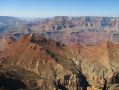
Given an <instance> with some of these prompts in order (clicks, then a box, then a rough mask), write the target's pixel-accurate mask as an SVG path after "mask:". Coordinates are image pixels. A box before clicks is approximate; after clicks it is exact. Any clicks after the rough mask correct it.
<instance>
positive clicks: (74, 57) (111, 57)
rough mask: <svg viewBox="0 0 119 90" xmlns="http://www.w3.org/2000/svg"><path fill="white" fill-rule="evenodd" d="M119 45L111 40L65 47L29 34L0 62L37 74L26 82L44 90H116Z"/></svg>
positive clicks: (16, 43) (8, 49) (14, 44)
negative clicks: (36, 76) (33, 78)
mask: <svg viewBox="0 0 119 90" xmlns="http://www.w3.org/2000/svg"><path fill="white" fill-rule="evenodd" d="M118 47H119V45H118V44H115V43H112V42H110V41H109V42H103V43H100V44H96V45H87V46H82V45H79V44H73V45H69V46H66V45H64V44H63V43H61V42H55V41H54V40H50V39H49V40H48V39H46V38H45V37H43V36H39V35H38V34H28V35H25V36H24V37H22V38H21V39H20V40H18V41H16V42H14V43H13V45H12V46H9V48H6V49H5V50H3V51H2V52H1V53H0V55H4V56H3V57H1V58H0V64H2V65H3V66H9V67H13V68H15V67H17V68H18V69H25V70H28V71H30V72H32V73H35V74H37V75H38V76H39V77H40V78H37V80H36V79H35V80H26V81H24V84H25V85H26V86H29V87H30V86H37V87H38V88H39V89H41V90H53V89H54V90H55V89H61V90H114V89H115V88H116V89H117V88H118V84H119V71H118V70H119V69H118V68H119V66H118V57H119V54H118V53H119V49H118ZM23 76H24V75H23Z"/></svg>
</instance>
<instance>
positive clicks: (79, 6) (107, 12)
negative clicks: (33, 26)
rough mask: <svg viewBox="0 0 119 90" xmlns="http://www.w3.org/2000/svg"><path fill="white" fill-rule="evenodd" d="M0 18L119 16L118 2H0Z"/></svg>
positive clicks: (94, 0)
mask: <svg viewBox="0 0 119 90" xmlns="http://www.w3.org/2000/svg"><path fill="white" fill-rule="evenodd" d="M0 16H17V17H52V16H109V17H111V16H116V17H117V16H119V0H0Z"/></svg>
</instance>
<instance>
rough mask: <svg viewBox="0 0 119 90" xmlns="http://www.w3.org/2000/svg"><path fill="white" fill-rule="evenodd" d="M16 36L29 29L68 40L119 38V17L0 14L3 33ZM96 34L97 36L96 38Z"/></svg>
mask: <svg viewBox="0 0 119 90" xmlns="http://www.w3.org/2000/svg"><path fill="white" fill-rule="evenodd" d="M3 33H8V34H11V35H13V36H15V37H17V38H19V37H21V36H22V35H24V34H27V33H39V34H41V35H44V36H46V37H47V38H49V39H54V40H56V41H61V42H64V43H66V44H68V43H79V42H80V43H82V44H91V43H94V44H95V43H98V42H100V41H103V40H112V41H114V42H119V39H118V38H119V18H118V17H88V16H87V17H68V16H56V17H51V18H38V19H37V18H35V19H29V20H28V18H16V17H9V16H1V17H0V34H1V35H3ZM95 38H96V40H95Z"/></svg>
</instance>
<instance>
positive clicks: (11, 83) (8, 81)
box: [0, 75, 27, 90]
mask: <svg viewBox="0 0 119 90" xmlns="http://www.w3.org/2000/svg"><path fill="white" fill-rule="evenodd" d="M0 88H4V89H10V90H17V89H26V88H27V87H26V85H25V84H24V83H23V82H22V81H21V80H18V79H12V78H7V77H5V76H4V75H1V76H0Z"/></svg>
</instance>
